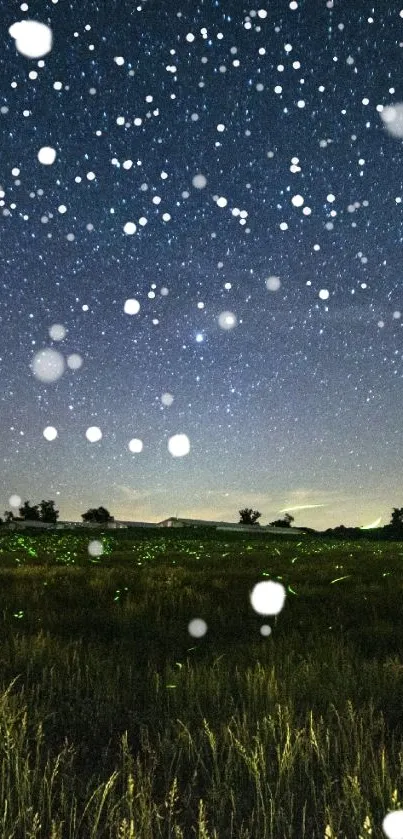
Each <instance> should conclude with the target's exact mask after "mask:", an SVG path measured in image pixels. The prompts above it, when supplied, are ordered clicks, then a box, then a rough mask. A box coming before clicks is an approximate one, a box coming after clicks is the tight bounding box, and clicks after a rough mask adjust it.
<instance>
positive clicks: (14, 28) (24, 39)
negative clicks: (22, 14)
mask: <svg viewBox="0 0 403 839" xmlns="http://www.w3.org/2000/svg"><path fill="white" fill-rule="evenodd" d="M8 32H9V35H11V37H12V38H14V39H15V42H16V44H15V45H16V47H17V50H18V52H20V53H21V55H25V56H26V57H27V58H41V57H42V56H43V55H46V54H47V53H48V52H50V50H51V49H52V41H53V36H52V30H51V29H50V28H49V26H46V24H45V23H40V22H39V21H37V20H21V21H17V23H13V24H12V25H11V26H10V27H9V30H8Z"/></svg>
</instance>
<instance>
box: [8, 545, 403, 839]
mask: <svg viewBox="0 0 403 839" xmlns="http://www.w3.org/2000/svg"><path fill="white" fill-rule="evenodd" d="M94 539H99V540H100V541H101V542H102V545H103V553H102V555H100V556H91V555H90V554H89V552H88V545H89V542H91V540H94ZM402 570H403V543H400V542H395V543H386V542H385V543H380V542H376V543H375V542H370V541H365V542H364V541H363V542H338V541H324V540H323V539H314V538H312V537H309V536H305V535H304V536H303V537H295V536H294V537H293V538H289V539H288V538H284V537H281V538H277V539H276V540H273V538H271V537H270V536H267V535H263V536H260V535H258V534H257V535H256V536H255V535H251V534H233V533H225V532H223V533H212V532H211V531H210V532H209V531H206V532H203V531H197V532H196V531H195V532H194V533H189V534H184V533H183V532H182V533H181V532H178V531H176V532H175V531H173V532H167V531H165V532H164V533H160V532H156V531H148V532H146V531H144V530H143V531H133V532H129V531H121V532H118V531H116V532H114V531H105V533H98V532H97V533H94V531H92V530H91V531H88V532H86V531H78V532H73V531H71V532H65V533H64V532H62V531H59V532H55V533H49V532H48V533H44V534H40V533H33V534H32V535H29V534H28V533H18V532H14V533H7V532H6V531H5V529H3V531H0V582H1V584H0V622H1V647H0V796H1V802H0V804H1V806H0V820H1V824H0V837H1V839H6V837H7V839H34V838H35V839H62V837H63V839H73V837H74V839H89V838H90V837H91V839H101V838H103V837H105V839H106V837H108V839H109V837H113V839H129V837H130V839H171V837H172V839H191V838H192V837H197V839H367V837H372V839H378V837H379V839H380V837H384V833H383V830H382V820H383V818H384V816H385V815H386V813H387V812H388V811H389V810H393V809H399V808H400V807H401V806H402V805H401V803H400V801H399V799H400V798H401V797H403V748H402V743H403V654H402V651H403V620H402V617H403V574H402ZM265 579H272V580H276V581H279V582H281V583H282V584H283V586H284V588H285V590H286V595H287V596H286V601H285V605H284V608H283V610H282V611H281V613H280V614H279V615H278V616H276V617H271V616H262V615H258V614H257V613H256V612H254V610H253V608H252V606H251V603H250V599H249V595H250V592H251V590H252V588H253V586H254V585H255V584H256V583H257V582H260V581H262V580H265ZM193 618H202V619H203V620H205V621H206V624H207V627H208V630H207V633H206V634H205V635H204V636H203V637H202V638H194V637H192V636H191V635H190V633H189V630H188V625H189V622H190V621H191V620H192V619H193ZM262 625H270V627H271V630H272V631H271V634H270V635H269V636H263V635H262V634H261V632H260V629H261V627H262Z"/></svg>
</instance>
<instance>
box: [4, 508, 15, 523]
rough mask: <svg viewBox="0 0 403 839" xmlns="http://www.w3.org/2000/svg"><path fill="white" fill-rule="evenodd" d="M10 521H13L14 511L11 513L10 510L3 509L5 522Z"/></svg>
mask: <svg viewBox="0 0 403 839" xmlns="http://www.w3.org/2000/svg"><path fill="white" fill-rule="evenodd" d="M11 521H14V513H12V512H11V510H4V522H5V524H10V522H11Z"/></svg>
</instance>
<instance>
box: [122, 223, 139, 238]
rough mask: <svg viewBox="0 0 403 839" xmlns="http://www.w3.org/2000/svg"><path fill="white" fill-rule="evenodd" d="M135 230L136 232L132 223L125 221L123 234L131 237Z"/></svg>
mask: <svg viewBox="0 0 403 839" xmlns="http://www.w3.org/2000/svg"><path fill="white" fill-rule="evenodd" d="M136 230H137V227H136V225H135V223H134V221H127V222H126V224H125V226H124V228H123V231H124V233H126V236H133V233H135V232H136Z"/></svg>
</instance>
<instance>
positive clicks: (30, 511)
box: [19, 501, 40, 521]
mask: <svg viewBox="0 0 403 839" xmlns="http://www.w3.org/2000/svg"><path fill="white" fill-rule="evenodd" d="M19 511H20V516H22V518H23V519H25V521H39V519H40V516H39V508H38V505H37V504H35V505H31V504H30V503H29V501H24V504H23V506H22V507H20V508H19Z"/></svg>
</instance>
